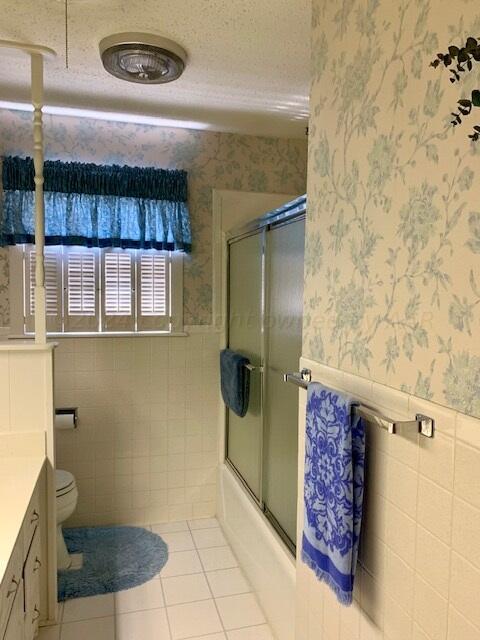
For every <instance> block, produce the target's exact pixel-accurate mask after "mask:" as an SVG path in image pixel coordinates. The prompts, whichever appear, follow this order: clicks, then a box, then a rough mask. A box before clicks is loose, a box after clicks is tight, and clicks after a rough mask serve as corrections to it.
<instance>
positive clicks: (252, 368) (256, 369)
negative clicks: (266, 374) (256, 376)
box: [244, 364, 263, 373]
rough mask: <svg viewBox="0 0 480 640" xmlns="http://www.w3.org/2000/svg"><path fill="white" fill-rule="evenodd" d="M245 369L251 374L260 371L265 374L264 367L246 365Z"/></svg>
mask: <svg viewBox="0 0 480 640" xmlns="http://www.w3.org/2000/svg"><path fill="white" fill-rule="evenodd" d="M244 367H245V369H248V370H249V371H250V372H251V371H260V373H263V367H262V366H258V367H257V366H256V365H254V364H246V365H244Z"/></svg>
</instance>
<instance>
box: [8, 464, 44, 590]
mask: <svg viewBox="0 0 480 640" xmlns="http://www.w3.org/2000/svg"><path fill="white" fill-rule="evenodd" d="M44 462H45V456H44V455H32V456H9V457H0V583H1V582H2V580H3V577H4V575H5V571H6V569H7V565H8V562H9V560H10V556H11V555H12V552H13V549H14V547H15V542H16V540H17V537H18V534H19V533H20V531H21V529H22V523H23V519H24V517H25V514H26V513H27V509H28V505H29V503H30V499H31V497H32V495H33V491H34V489H35V485H36V484H37V481H38V478H39V476H40V472H41V470H42V468H43V465H44Z"/></svg>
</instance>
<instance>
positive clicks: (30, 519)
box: [23, 487, 40, 556]
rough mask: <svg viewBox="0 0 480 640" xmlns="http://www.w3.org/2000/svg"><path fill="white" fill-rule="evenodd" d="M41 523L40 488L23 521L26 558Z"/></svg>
mask: <svg viewBox="0 0 480 640" xmlns="http://www.w3.org/2000/svg"><path fill="white" fill-rule="evenodd" d="M39 522H40V495H39V491H38V487H37V488H36V489H35V491H34V492H33V496H32V499H31V500H30V504H29V505H28V509H27V513H26V515H25V519H24V521H23V548H24V554H25V556H26V555H27V553H28V550H29V548H30V544H31V542H32V538H33V534H34V533H35V530H36V528H37V526H38V524H39Z"/></svg>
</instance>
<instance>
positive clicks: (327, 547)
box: [302, 382, 365, 604]
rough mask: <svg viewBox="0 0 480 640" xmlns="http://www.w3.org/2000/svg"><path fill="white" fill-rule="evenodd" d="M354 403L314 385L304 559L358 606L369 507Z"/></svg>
mask: <svg viewBox="0 0 480 640" xmlns="http://www.w3.org/2000/svg"><path fill="white" fill-rule="evenodd" d="M352 404H353V403H352V400H351V399H350V398H348V397H345V396H343V395H342V394H340V393H338V392H336V391H332V390H331V389H328V388H327V387H324V386H323V385H321V384H319V383H317V382H313V383H311V384H309V386H308V397H307V415H306V434H305V488H304V492H305V493H304V501H305V519H304V529H303V537H302V559H303V561H304V562H305V563H306V564H307V565H308V566H309V567H310V568H311V569H313V571H315V573H316V575H317V577H318V579H319V580H323V581H324V582H326V583H327V584H328V585H329V586H330V587H331V589H332V590H333V591H334V592H335V594H336V596H337V599H338V600H339V601H340V602H341V603H342V604H351V602H352V594H353V581H354V576H355V567H356V564H357V556H358V541H359V536H360V526H361V522H362V505H363V483H364V463H365V431H364V423H363V420H362V419H361V418H360V417H358V416H354V415H353V413H352Z"/></svg>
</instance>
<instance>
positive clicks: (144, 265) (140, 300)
mask: <svg viewBox="0 0 480 640" xmlns="http://www.w3.org/2000/svg"><path fill="white" fill-rule="evenodd" d="M169 328H170V256H169V253H168V252H163V251H139V252H138V260H137V329H138V330H139V331H168V330H169Z"/></svg>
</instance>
